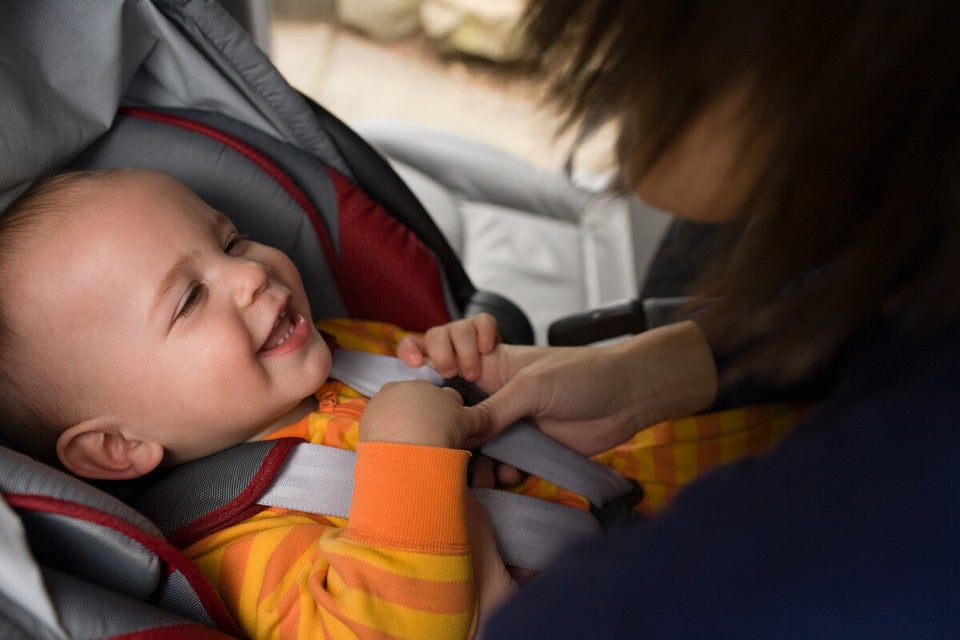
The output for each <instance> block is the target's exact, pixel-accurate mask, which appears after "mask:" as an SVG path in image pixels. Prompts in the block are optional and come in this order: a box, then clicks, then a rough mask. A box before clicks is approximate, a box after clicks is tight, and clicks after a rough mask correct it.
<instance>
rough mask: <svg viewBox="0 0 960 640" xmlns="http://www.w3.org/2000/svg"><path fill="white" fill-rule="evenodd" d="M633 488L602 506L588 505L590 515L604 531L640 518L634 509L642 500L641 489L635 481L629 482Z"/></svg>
mask: <svg viewBox="0 0 960 640" xmlns="http://www.w3.org/2000/svg"><path fill="white" fill-rule="evenodd" d="M630 484H631V485H633V488H632V489H630V491H627V492H626V493H625V494H623V495H621V496H618V497H616V498H614V499H613V500H611V501H609V502H607V503H606V504H604V505H602V506H599V507H597V506H595V505H592V504H591V505H590V513H592V514H593V515H594V517H595V518H596V519H597V520H599V521H600V524H601V525H602V526H603V528H604V529H609V528H611V527H618V526H622V525H625V524H627V523H629V522H634V521H636V520H638V519H639V518H640V514H639V513H637V510H636V509H634V507H635V506H636V505H637V504H639V503H640V501H641V500H643V487H641V486H640V485H639V484H638V483H637V482H636V481H635V480H630Z"/></svg>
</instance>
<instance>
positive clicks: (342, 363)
mask: <svg viewBox="0 0 960 640" xmlns="http://www.w3.org/2000/svg"><path fill="white" fill-rule="evenodd" d="M330 376H331V377H332V378H336V379H337V380H340V381H341V382H343V383H345V384H347V385H349V386H351V387H353V388H354V389H356V390H357V391H360V392H361V393H363V394H366V395H368V396H373V395H375V394H376V393H377V392H378V391H380V388H381V387H382V386H383V385H385V384H387V383H388V382H396V381H400V380H426V381H427V382H430V383H432V384H435V385H437V386H442V385H443V384H444V383H445V381H444V379H443V377H442V376H441V375H440V374H439V373H437V372H436V371H435V370H434V369H432V368H430V367H428V366H422V367H419V368H417V369H413V368H410V367H408V366H406V365H405V364H404V363H403V361H401V360H400V359H399V358H394V357H392V356H383V355H378V354H374V353H366V352H363V351H354V350H350V349H337V350H336V351H335V352H334V356H333V366H332V368H331V371H330ZM462 385H463V383H462V382H461V383H459V384H458V385H455V386H457V387H458V388H459V387H461V386H462ZM477 392H479V390H477ZM480 393H482V392H480ZM480 451H481V453H483V454H484V455H487V456H490V457H491V458H493V459H495V460H499V461H500V462H504V463H506V464H509V465H512V466H514V467H517V468H518V469H521V470H523V471H526V472H527V473H531V474H533V475H535V476H538V477H540V478H543V479H544V480H547V481H549V482H552V483H553V484H555V485H558V486H560V487H563V488H564V489H569V490H570V491H573V492H574V493H578V494H580V495H582V496H583V497H585V498H586V499H587V500H588V501H589V502H590V504H591V505H592V506H593V507H594V509H596V510H602V509H603V507H604V506H606V505H607V504H608V503H610V502H613V501H615V500H618V499H620V498H622V497H623V496H625V495H631V494H635V493H636V485H635V484H634V483H632V482H631V481H630V480H628V479H627V478H624V477H623V476H622V475H620V474H619V473H617V472H616V471H614V470H613V469H611V468H609V467H605V466H603V465H601V464H598V463H596V462H594V461H593V460H590V459H589V458H587V457H586V456H583V455H581V454H579V453H577V452H576V451H573V450H572V449H569V448H567V447H565V446H563V445H562V444H560V443H559V442H557V441H556V440H554V439H552V438H550V437H548V436H547V435H545V434H544V433H543V432H542V431H540V430H539V429H537V428H535V427H533V426H532V425H530V424H528V423H526V422H522V421H521V422H517V423H515V424H513V425H511V426H510V427H509V428H508V429H507V430H505V431H504V432H503V433H502V434H500V436H498V437H497V438H495V439H494V440H493V441H491V442H489V443H487V444H486V445H484V446H483V447H481V448H480Z"/></svg>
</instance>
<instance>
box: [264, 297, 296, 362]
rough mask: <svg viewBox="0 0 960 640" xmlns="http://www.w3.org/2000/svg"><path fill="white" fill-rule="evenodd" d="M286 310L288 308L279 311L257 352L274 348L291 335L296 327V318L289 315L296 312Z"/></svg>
mask: <svg viewBox="0 0 960 640" xmlns="http://www.w3.org/2000/svg"><path fill="white" fill-rule="evenodd" d="M288 310H289V309H288V308H285V309H284V310H283V311H282V312H280V316H279V317H278V318H277V321H276V322H275V323H274V324H273V329H272V330H271V331H270V335H269V336H267V339H266V341H264V343H263V346H261V347H260V350H259V351H258V352H257V353H261V354H262V353H265V352H267V351H270V350H271V349H276V348H277V347H279V346H280V345H282V344H283V343H284V342H286V341H287V340H288V339H289V338H290V336H292V335H293V332H294V330H295V329H296V328H297V322H296V321H297V318H296V317H291V315H293V316H295V315H296V314H288V313H287V312H288Z"/></svg>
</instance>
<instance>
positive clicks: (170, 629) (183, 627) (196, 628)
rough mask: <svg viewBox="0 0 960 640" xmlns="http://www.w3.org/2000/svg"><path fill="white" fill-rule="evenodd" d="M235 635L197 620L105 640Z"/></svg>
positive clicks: (212, 639)
mask: <svg viewBox="0 0 960 640" xmlns="http://www.w3.org/2000/svg"><path fill="white" fill-rule="evenodd" d="M233 637H234V636H232V635H226V634H224V633H223V632H222V631H217V630H216V629H211V628H210V627H205V626H204V625H202V624H199V623H196V622H184V623H182V624H172V625H167V626H163V627H155V628H153V629H143V630H141V631H131V632H130V633H121V634H119V635H115V636H109V637H108V638H104V640H198V639H199V640H224V639H225V638H233Z"/></svg>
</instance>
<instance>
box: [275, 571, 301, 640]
mask: <svg viewBox="0 0 960 640" xmlns="http://www.w3.org/2000/svg"><path fill="white" fill-rule="evenodd" d="M300 595H301V593H300V584H299V583H298V582H293V583H292V584H290V586H289V588H288V589H287V591H286V593H284V594H283V597H282V598H281V599H280V602H279V603H278V605H277V617H278V620H277V631H278V634H279V635H278V637H280V638H290V639H293V638H299V637H300V617H301V615H302V611H301V609H300Z"/></svg>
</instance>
